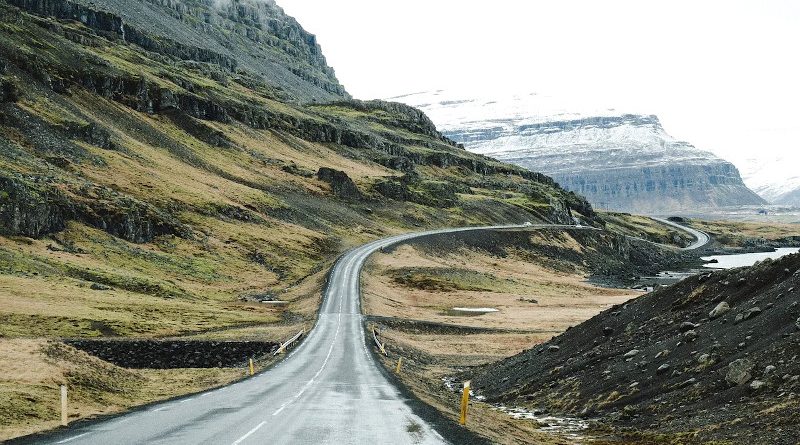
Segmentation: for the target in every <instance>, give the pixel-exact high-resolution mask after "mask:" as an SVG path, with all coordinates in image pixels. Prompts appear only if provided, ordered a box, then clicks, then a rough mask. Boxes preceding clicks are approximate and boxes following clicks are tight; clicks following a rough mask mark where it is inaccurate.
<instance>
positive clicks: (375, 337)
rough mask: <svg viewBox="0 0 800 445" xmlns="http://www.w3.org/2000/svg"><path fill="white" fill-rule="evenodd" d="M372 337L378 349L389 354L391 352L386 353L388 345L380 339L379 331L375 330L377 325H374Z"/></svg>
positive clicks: (384, 353)
mask: <svg viewBox="0 0 800 445" xmlns="http://www.w3.org/2000/svg"><path fill="white" fill-rule="evenodd" d="M372 339H373V340H375V346H377V347H378V349H379V350H380V351H381V354H383V355H385V356H388V355H389V354H387V353H386V345H384V344H383V343H381V341H380V340H378V332H377V331H376V330H375V326H373V327H372Z"/></svg>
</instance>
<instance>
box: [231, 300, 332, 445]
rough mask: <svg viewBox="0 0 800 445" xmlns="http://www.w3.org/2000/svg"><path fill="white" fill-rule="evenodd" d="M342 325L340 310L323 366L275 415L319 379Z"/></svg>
mask: <svg viewBox="0 0 800 445" xmlns="http://www.w3.org/2000/svg"><path fill="white" fill-rule="evenodd" d="M339 305H340V306H341V302H340V304H339ZM341 327H342V313H341V311H340V312H339V317H338V319H337V321H336V333H335V334H333V341H332V342H331V347H330V349H328V355H327V356H325V360H324V361H323V362H322V366H321V367H320V368H319V371H317V373H316V374H314V377H311V380H309V381H308V382H307V383H306V384H305V385H303V388H302V389H301V390H300V392H298V393H297V394H295V396H294V397H292V399H291V400H289V401H288V402H286V403H284V404H283V405H281V407H280V408H278V409H277V410H276V411H275V412H274V413H272V415H273V416H277V415H278V414H280V413H281V411H283V410H284V408H286V407H287V406H289V405H291V404H292V403H294V402H295V401H296V400H297V399H299V398H300V396H302V395H303V393H305V392H306V390H307V389H308V388H309V386H311V385H313V384H314V381H315V380H316V379H317V377H319V375H320V374H322V371H323V370H324V369H325V366H327V365H328V360H329V359H330V358H331V354H332V353H333V347H334V346H336V339H337V338H339V329H340V328H341ZM234 445H236V444H234Z"/></svg>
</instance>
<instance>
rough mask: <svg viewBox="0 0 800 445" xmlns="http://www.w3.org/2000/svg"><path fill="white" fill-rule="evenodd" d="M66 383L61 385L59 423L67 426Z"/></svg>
mask: <svg viewBox="0 0 800 445" xmlns="http://www.w3.org/2000/svg"><path fill="white" fill-rule="evenodd" d="M68 423H69V419H68V417H67V385H61V425H63V426H67V424H68Z"/></svg>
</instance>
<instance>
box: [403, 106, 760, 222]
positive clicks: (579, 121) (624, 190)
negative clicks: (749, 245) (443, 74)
mask: <svg viewBox="0 0 800 445" xmlns="http://www.w3.org/2000/svg"><path fill="white" fill-rule="evenodd" d="M448 94H449V93H447V92H436V93H424V94H419V95H408V96H402V97H398V98H397V99H398V100H403V101H406V102H407V103H411V104H413V105H416V106H419V107H420V108H421V109H423V110H424V111H426V112H427V113H428V114H430V115H431V117H432V119H433V120H434V122H437V123H438V124H439V125H440V126H441V128H442V132H443V134H445V135H446V136H448V137H449V138H451V139H453V140H455V141H456V142H460V143H463V144H464V145H465V146H466V147H467V149H469V150H471V151H474V152H476V153H481V154H485V155H488V156H491V157H494V158H497V159H500V160H503V161H507V162H511V163H515V164H517V165H521V166H523V167H526V168H528V169H531V170H535V171H541V172H543V173H545V174H548V175H550V176H552V177H554V179H556V181H557V182H558V183H560V184H562V185H563V186H564V187H565V188H567V189H569V190H573V191H575V192H576V193H580V194H581V195H584V196H586V197H587V198H588V199H589V201H590V202H592V203H593V204H594V205H595V206H599V207H604V208H608V209H613V210H622V211H634V212H642V213H664V212H671V211H679V210H682V209H687V208H696V207H701V208H702V207H706V208H713V207H720V206H736V205H760V204H764V203H765V201H764V200H763V199H762V198H760V197H758V196H757V195H756V194H755V193H753V192H752V191H750V190H749V189H747V187H746V186H745V185H744V183H743V182H742V179H741V176H740V174H739V172H738V170H737V169H736V167H735V166H734V165H733V164H731V163H730V162H728V161H725V160H723V159H720V158H717V157H716V156H715V155H713V154H712V153H711V152H708V151H704V150H699V149H697V148H696V147H694V146H692V145H691V144H689V143H687V142H683V141H678V140H676V139H674V138H672V137H671V136H670V135H669V134H667V133H666V131H665V130H664V128H663V127H662V125H661V122H660V121H659V119H658V117H657V116H655V115H652V114H633V113H621V112H618V111H616V110H613V109H605V110H602V109H594V110H582V109H580V108H575V109H570V110H566V109H563V108H560V107H561V105H560V104H558V101H557V99H553V98H549V97H540V96H538V95H536V94H530V95H518V96H514V97H512V98H510V99H499V98H498V99H487V98H481V99H456V98H453V97H450V96H449V95H448ZM565 153H568V154H569V156H564V154H565Z"/></svg>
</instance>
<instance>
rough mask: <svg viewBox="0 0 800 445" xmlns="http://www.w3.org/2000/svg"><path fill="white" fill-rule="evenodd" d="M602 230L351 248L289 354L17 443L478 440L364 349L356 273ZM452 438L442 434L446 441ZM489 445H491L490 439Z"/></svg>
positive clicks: (394, 240)
mask: <svg viewBox="0 0 800 445" xmlns="http://www.w3.org/2000/svg"><path fill="white" fill-rule="evenodd" d="M548 228H554V229H559V228H560V229H570V230H576V229H577V230H598V229H595V228H593V227H586V226H572V225H552V224H528V223H526V224H522V225H508V226H489V227H467V228H457V229H443V230H433V231H428V232H420V233H410V234H404V235H397V236H393V237H389V238H385V239H381V240H377V241H373V242H371V243H368V244H365V245H363V246H361V247H357V248H355V249H352V250H350V251H348V252H346V253H345V254H343V255H342V256H341V257H340V258H339V260H338V261H337V262H336V264H335V265H334V266H333V268H332V269H331V273H330V277H329V279H328V287H327V289H326V290H325V295H324V300H323V302H322V306H321V307H320V311H319V317H318V319H317V323H316V326H315V327H314V329H313V330H312V331H311V333H310V334H309V336H308V338H306V339H305V341H303V343H302V344H301V345H300V346H298V347H297V349H295V350H294V351H292V352H290V353H289V356H288V357H287V358H286V359H285V360H283V361H282V362H280V363H279V364H277V365H276V366H274V367H272V368H270V369H269V370H267V371H265V372H263V373H261V374H258V375H256V376H255V377H252V378H249V379H246V380H243V381H241V382H238V383H235V384H232V385H229V386H225V387H223V388H219V389H215V390H212V391H207V392H204V393H200V394H194V395H191V396H187V397H184V398H181V399H178V400H172V401H168V402H163V403H159V404H155V405H151V406H148V407H145V408H143V409H139V410H135V411H133V412H130V413H127V414H124V415H120V416H116V417H113V418H111V419H108V420H103V421H97V422H85V423H76V424H75V425H74V426H73V427H72V428H70V429H68V430H62V431H58V432H55V433H50V434H44V435H40V436H32V437H27V438H23V439H21V440H17V441H13V443H49V444H70V445H78V444H82V445H101V444H103V445H105V444H115V445H124V444H214V445H247V444H335V445H348V444H353V445H356V444H369V445H379V444H387V445H388V444H409V445H410V444H422V445H426V444H445V443H451V442H450V441H452V443H455V444H465V443H472V444H476V443H478V444H480V443H484V442H483V441H481V440H480V439H478V438H476V437H474V436H472V435H471V433H469V432H468V431H466V430H464V429H463V428H461V427H459V426H458V425H456V424H455V423H454V422H452V421H449V420H446V419H444V417H443V416H441V415H439V414H437V413H435V412H432V411H431V410H430V408H427V407H426V406H425V405H422V404H421V403H419V402H418V401H416V399H414V398H413V397H410V396H408V395H407V394H404V393H402V392H401V391H400V390H398V388H397V387H395V386H394V385H393V384H392V383H391V382H390V381H389V379H388V378H387V376H386V375H385V370H383V369H382V368H383V367H382V366H381V365H380V364H379V363H378V362H377V361H376V359H375V358H374V357H373V354H372V353H370V351H369V350H368V347H369V346H368V345H367V342H366V337H365V332H364V323H363V316H362V314H361V295H360V276H361V269H362V267H363V266H364V263H365V262H366V260H367V258H368V257H369V256H370V255H371V254H373V253H374V252H375V251H377V250H379V249H382V248H386V247H389V246H392V245H394V244H398V243H401V242H404V241H409V240H411V239H414V238H420V237H424V236H429V235H435V234H443V233H459V232H467V231H476V230H503V229H548ZM445 437H446V438H445ZM487 443H488V442H487Z"/></svg>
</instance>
